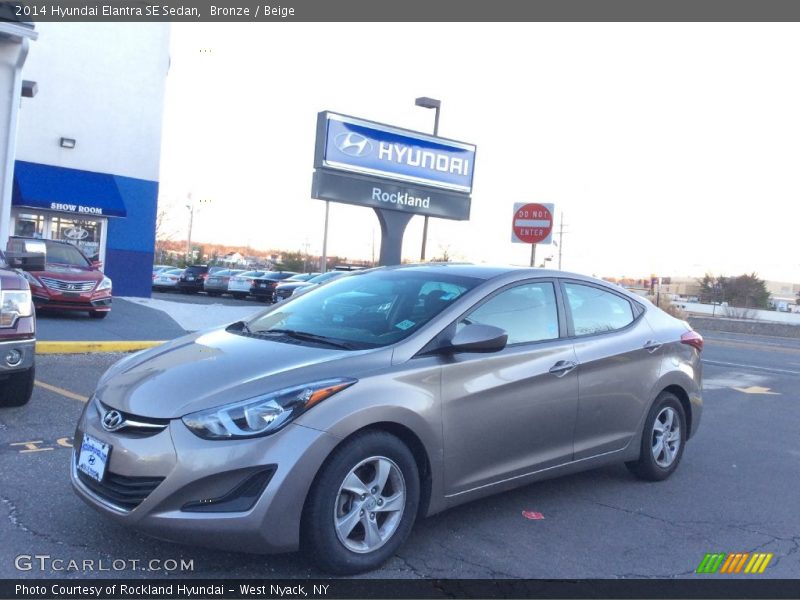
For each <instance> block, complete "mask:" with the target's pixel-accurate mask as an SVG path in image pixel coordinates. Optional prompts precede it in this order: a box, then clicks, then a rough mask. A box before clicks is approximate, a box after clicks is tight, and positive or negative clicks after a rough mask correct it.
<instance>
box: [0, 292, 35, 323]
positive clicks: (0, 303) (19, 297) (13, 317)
mask: <svg viewBox="0 0 800 600" xmlns="http://www.w3.org/2000/svg"><path fill="white" fill-rule="evenodd" d="M32 314H33V303H32V302H31V292H30V290H7V291H4V292H0V327H13V326H14V323H16V321H17V318H18V317H30V316H31V315H32Z"/></svg>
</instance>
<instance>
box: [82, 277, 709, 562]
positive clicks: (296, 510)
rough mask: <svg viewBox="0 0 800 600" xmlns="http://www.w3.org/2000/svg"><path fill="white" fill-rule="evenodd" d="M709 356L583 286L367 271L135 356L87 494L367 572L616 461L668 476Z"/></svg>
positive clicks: (89, 436) (90, 438) (647, 306)
mask: <svg viewBox="0 0 800 600" xmlns="http://www.w3.org/2000/svg"><path fill="white" fill-rule="evenodd" d="M702 347H703V339H702V337H701V336H700V335H699V334H697V333H696V332H695V331H693V330H692V329H691V327H689V325H687V324H686V323H685V322H683V321H680V320H677V319H675V318H673V317H671V316H669V315H667V314H666V313H664V312H663V311H661V310H660V309H658V308H656V307H655V306H653V305H652V304H651V303H649V302H647V301H646V300H644V299H642V298H640V297H638V296H635V295H633V294H630V293H628V292H626V291H625V290H623V289H621V288H619V287H617V286H612V285H608V284H606V283H605V282H603V281H599V280H596V279H593V278H589V277H584V276H581V275H575V274H571V273H565V272H560V271H549V270H537V269H523V268H507V267H503V268H499V267H498V268H495V267H487V266H470V265H415V266H403V267H392V268H381V269H374V270H370V271H365V272H360V273H355V274H352V275H351V276H349V277H342V278H341V279H339V280H336V281H333V282H331V283H329V284H327V285H324V286H320V287H319V288H317V289H314V290H312V291H310V292H309V293H307V294H304V295H302V296H300V297H298V298H291V299H289V300H288V301H286V302H283V303H281V304H277V305H275V306H273V307H271V308H269V309H267V310H266V311H264V312H262V313H260V314H259V315H258V316H256V317H254V318H252V319H250V320H248V321H246V322H237V323H233V324H231V325H229V326H228V327H225V328H219V329H212V330H209V331H203V332H198V333H195V334H192V335H189V336H186V337H183V338H180V339H177V340H174V341H172V342H170V343H167V344H165V345H163V346H161V347H159V348H154V349H151V350H148V351H145V352H141V353H139V354H135V355H131V356H129V357H127V358H124V359H123V360H121V361H120V362H119V363H117V364H116V365H115V366H113V367H112V368H111V369H110V370H109V371H108V372H107V373H105V375H104V376H103V377H102V378H101V380H100V381H99V383H98V387H97V391H96V392H95V393H94V395H93V396H92V398H91V400H90V402H89V403H88V404H87V406H86V409H85V410H84V413H83V415H82V416H81V418H80V422H79V423H78V428H77V433H76V440H75V451H74V456H73V459H72V461H71V477H72V483H73V486H74V488H75V490H76V492H77V493H78V495H79V496H80V497H81V498H83V499H84V500H85V501H86V502H87V503H88V504H90V505H91V506H93V507H94V508H96V509H97V510H98V511H99V512H101V513H103V514H104V515H105V516H106V517H108V518H110V519H113V520H115V521H116V522H118V523H120V524H123V525H128V526H132V527H135V528H137V529H139V530H141V531H144V532H147V533H149V534H150V535H153V536H155V537H159V538H164V539H170V540H175V541H179V542H184V543H194V544H201V545H210V546H215V547H218V548H227V549H230V550H234V551H241V550H249V551H254V552H284V551H292V550H295V549H297V548H303V549H304V552H305V555H306V556H307V557H309V558H310V559H311V560H313V561H314V562H315V563H316V564H318V565H319V566H320V567H322V568H323V569H326V570H328V571H330V572H333V573H340V574H344V573H355V572H359V571H364V570H367V569H373V568H375V567H377V566H379V565H380V564H381V563H382V562H383V561H385V560H387V559H388V558H389V557H391V556H392V555H393V554H394V553H395V552H396V551H397V549H398V548H399V547H400V545H401V544H402V543H403V541H404V540H405V538H406V537H407V536H408V534H409V532H410V531H411V528H412V526H413V523H414V521H415V519H416V518H417V517H418V516H424V515H431V514H434V513H437V512H440V511H443V510H446V509H448V508H450V507H452V506H456V505H458V504H461V503H463V502H468V501H471V500H475V499H478V498H481V497H484V496H488V495H490V494H494V493H498V492H502V491H504V490H509V489H511V488H515V487H517V486H521V485H527V484H530V483H532V482H535V481H538V480H541V479H545V478H549V477H555V476H557V475H562V474H566V473H573V472H576V471H580V470H583V469H590V468H594V467H598V466H600V465H605V464H608V463H612V462H616V461H621V462H625V463H626V464H627V465H628V466H629V468H630V470H631V471H632V472H633V473H634V474H635V475H636V476H638V477H641V478H645V479H649V480H663V479H666V478H667V477H669V476H670V475H671V474H672V473H673V472H674V471H675V469H676V468H677V467H678V464H679V463H680V461H681V458H682V456H683V454H684V452H685V449H686V443H687V441H688V440H689V439H690V438H691V436H692V435H693V434H694V432H695V431H697V427H698V424H699V422H700V415H701V411H702V397H701V362H700V352H701V351H702ZM652 493H654V494H658V493H660V492H658V491H657V489H656V488H652Z"/></svg>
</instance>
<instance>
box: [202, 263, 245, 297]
mask: <svg viewBox="0 0 800 600" xmlns="http://www.w3.org/2000/svg"><path fill="white" fill-rule="evenodd" d="M239 273H244V271H243V270H242V269H223V270H221V271H216V272H214V273H210V274H209V275H208V277H206V281H205V283H204V284H203V289H204V290H205V292H206V294H208V295H209V296H221V295H222V294H227V293H228V282H229V281H230V279H231V277H233V276H234V275H238V274H239Z"/></svg>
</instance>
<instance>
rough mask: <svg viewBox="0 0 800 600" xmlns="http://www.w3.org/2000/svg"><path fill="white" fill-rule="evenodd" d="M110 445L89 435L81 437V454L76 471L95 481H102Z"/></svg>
mask: <svg viewBox="0 0 800 600" xmlns="http://www.w3.org/2000/svg"><path fill="white" fill-rule="evenodd" d="M110 453H111V444H106V443H104V442H101V441H100V440H97V439H95V438H93V437H92V436H90V435H85V434H84V436H83V442H81V453H80V455H79V456H78V470H79V471H81V472H83V473H86V474H87V475H88V476H89V477H91V478H92V479H94V480H96V481H103V476H104V475H105V474H106V465H107V464H108V455H109V454H110Z"/></svg>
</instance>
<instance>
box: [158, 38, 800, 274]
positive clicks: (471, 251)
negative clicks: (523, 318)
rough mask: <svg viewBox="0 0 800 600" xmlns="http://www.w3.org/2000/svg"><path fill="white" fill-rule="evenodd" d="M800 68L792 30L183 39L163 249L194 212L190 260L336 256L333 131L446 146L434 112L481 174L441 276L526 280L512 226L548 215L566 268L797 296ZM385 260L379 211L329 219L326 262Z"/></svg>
mask: <svg viewBox="0 0 800 600" xmlns="http://www.w3.org/2000/svg"><path fill="white" fill-rule="evenodd" d="M798 56H800V24H794V23H781V24H709V23H703V24H672V23H655V24H643V23H631V24H606V23H597V24H581V23H574V24H570V23H567V24H554V23H513V24H512V23H506V24H481V23H479V24H457V23H441V24H425V23H421V24H418V23H410V24H409V23H369V24H326V23H253V24H222V23H211V24H209V23H204V24H193V23H192V24H186V23H181V24H174V25H173V27H172V32H171V66H170V72H169V75H168V78H167V93H166V100H165V108H164V129H163V145H162V156H161V176H160V177H161V191H160V198H159V207H160V208H161V209H163V210H165V211H166V212H167V214H168V215H169V219H168V222H167V224H166V227H165V231H168V232H169V233H171V234H172V235H173V237H174V239H185V238H186V233H187V228H188V220H189V219H188V210H187V209H186V207H185V205H186V198H187V194H188V193H190V192H191V193H192V195H193V198H194V199H195V201H198V200H203V202H202V203H198V204H197V205H196V206H197V210H196V212H195V216H194V226H193V232H192V238H193V240H198V241H205V242H216V243H224V244H231V245H233V244H249V245H251V246H253V247H255V248H259V249H264V250H267V249H272V248H275V249H282V250H286V251H301V250H304V249H306V248H307V249H308V251H309V252H311V253H312V254H319V253H321V251H322V240H323V231H324V216H325V202H323V201H320V200H315V199H312V198H311V176H312V171H313V164H312V163H313V150H314V137H315V126H316V115H317V113H318V112H319V111H322V110H331V111H335V112H341V113H344V114H349V115H354V116H359V117H362V118H365V119H369V120H374V121H379V122H383V123H388V124H391V125H396V126H399V127H404V128H408V129H413V130H418V131H424V132H430V131H431V130H432V128H433V117H434V111H432V110H427V109H424V108H420V107H417V106H415V105H414V99H415V98H416V97H418V96H430V97H433V98H437V99H440V100H441V102H442V106H441V116H440V123H439V133H440V135H442V136H444V137H448V138H452V139H456V140H461V141H465V142H470V143H474V144H476V145H477V156H476V161H475V178H474V186H473V194H472V210H471V218H470V220H469V221H448V220H443V219H431V220H430V225H429V234H428V251H427V256H428V258H431V257H436V256H441V255H442V254H443V253H444V252H445V251H446V252H447V254H449V256H450V257H451V258H453V259H456V260H466V261H470V262H478V263H480V262H488V263H495V264H523V265H524V264H528V261H529V259H530V246H528V245H525V244H514V243H512V242H511V222H512V217H513V206H514V204H515V203H518V202H539V203H552V204H554V205H555V214H556V226H558V225H559V224H560V222H561V215H562V214H563V221H564V225H565V226H564V230H565V232H566V233H565V234H564V237H563V243H562V244H561V251H562V267H563V268H564V269H565V270H570V271H575V272H580V273H586V274H594V275H597V276H605V277H623V276H625V277H636V278H639V277H649V276H650V275H651V274H657V275H660V276H675V277H680V276H692V277H696V276H700V275H702V274H703V273H707V272H708V273H713V274H716V275H739V274H742V273H745V272H746V273H751V272H756V273H757V274H758V275H759V276H761V277H763V278H765V279H770V280H779V281H794V282H800V255H799V254H798V252H797V250H796V241H797V239H798V236H797V230H798V227H800V203H799V202H798V199H800V177H799V175H800V77H798V75H797V73H798V68H797V67H798ZM422 224H423V218H422V217H421V216H417V217H414V218H413V219H412V221H411V223H410V224H409V226H408V228H407V230H406V235H405V239H404V244H403V257H404V258H408V259H411V260H417V259H419V256H420V247H421V239H422ZM555 239H556V240H557V239H558V237H557V236H556V237H555ZM373 248H374V255H375V256H376V257H377V255H378V253H379V248H380V227H379V225H378V221H377V217H376V216H375V213H374V212H373V210H372V209H369V208H363V207H354V206H349V205H344V204H336V203H331V204H330V222H329V234H328V255H339V256H346V257H348V258H350V259H368V260H369V259H371V258H372V256H373ZM558 250H559V248H558V247H556V246H554V245H550V246H546V245H539V246H538V247H537V262H540V261H541V260H542V259H543V258H545V257H549V256H553V257H554V260H553V261H552V262H549V263H548V265H551V266H557V261H558Z"/></svg>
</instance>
